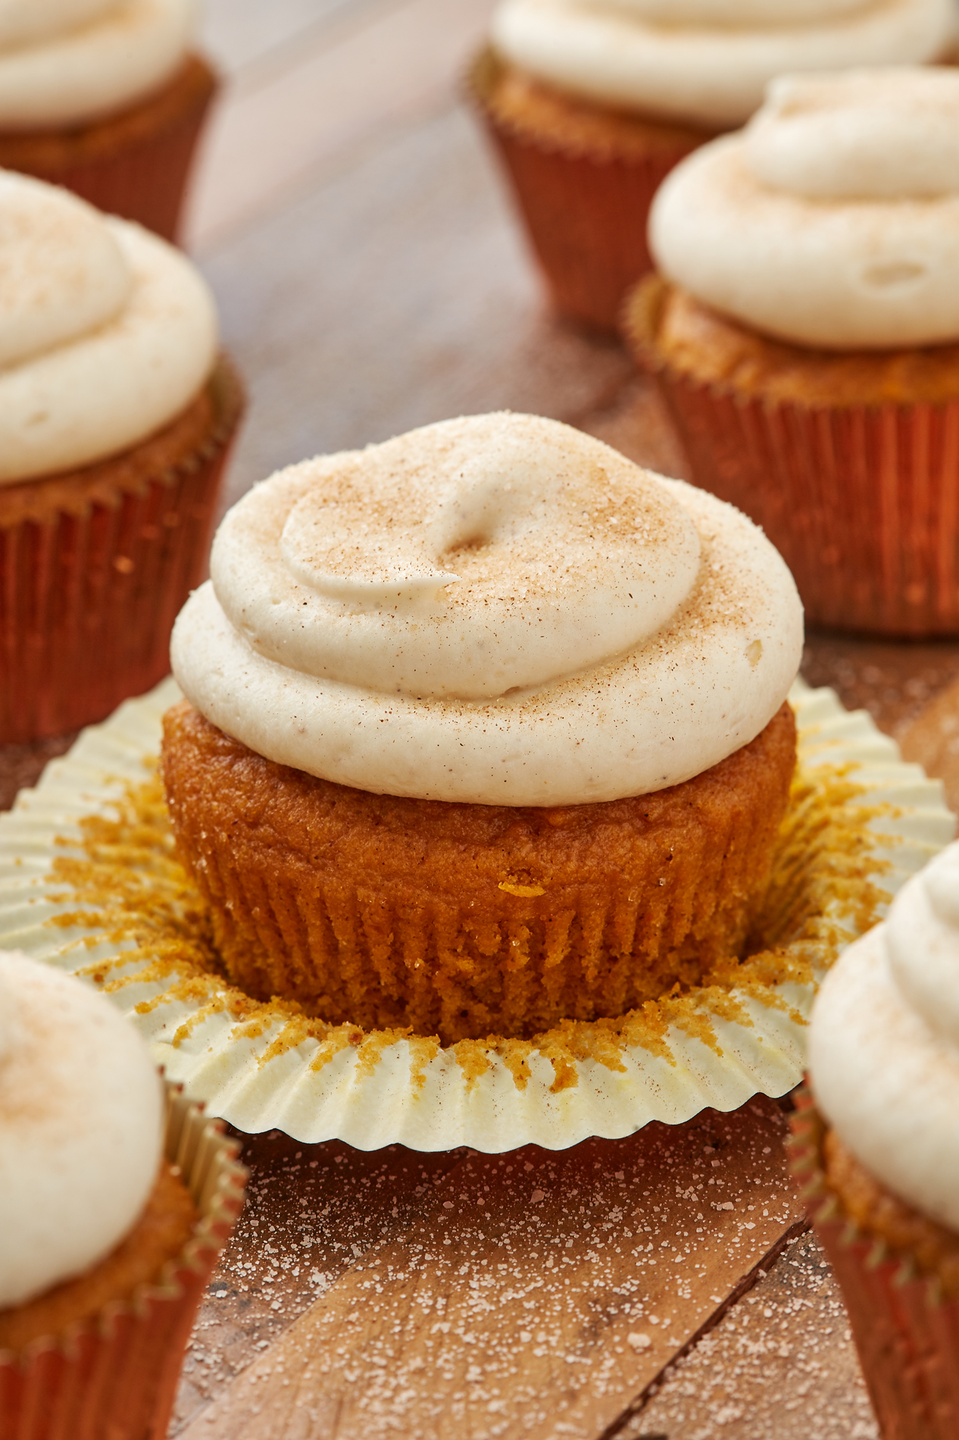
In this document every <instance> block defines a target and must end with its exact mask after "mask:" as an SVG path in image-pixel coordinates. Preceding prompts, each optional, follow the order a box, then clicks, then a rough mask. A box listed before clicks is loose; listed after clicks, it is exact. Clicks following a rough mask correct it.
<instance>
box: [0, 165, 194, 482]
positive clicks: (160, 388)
mask: <svg viewBox="0 0 959 1440" xmlns="http://www.w3.org/2000/svg"><path fill="white" fill-rule="evenodd" d="M216 347H217V323H216V312H215V309H214V305H213V300H212V297H211V295H210V292H209V290H208V288H207V286H206V283H205V282H204V280H203V279H202V277H201V276H200V274H199V273H198V271H197V270H196V269H195V267H194V266H193V265H192V264H191V263H190V262H189V261H188V260H187V259H186V258H185V256H183V255H182V254H181V253H180V252H179V251H178V250H176V249H174V248H173V246H171V245H168V244H166V242H165V241H163V240H160V239H158V238H157V237H156V236H154V235H151V234H150V233H149V232H148V231H146V230H143V229H141V228H140V227H139V226H137V225H133V224H130V223H129V222H126V221H122V220H117V219H114V218H110V217H107V216H103V215H100V214H99V213H98V212H97V211H96V210H94V209H93V208H92V207H91V206H89V205H87V204H86V203H85V202H84V201H82V200H79V199H77V198H76V197H75V196H73V195H70V194H68V193H67V192H66V191H64V190H59V189H57V188H55V187H54V186H51V185H45V184H43V182H41V181H38V180H33V179H30V178H29V177H27V176H24V175H14V174H12V173H9V172H2V171H0V484H4V483H7V484H9V483H11V482H13V481H17V480H27V479H32V478H34V477H36V476H39V475H46V474H50V473H52V472H56V471H58V470H65V469H69V468H73V467H75V466H79V465H85V464H88V463H89V462H91V461H94V460H100V459H103V458H105V457H106V456H109V455H112V454H115V453H116V452H117V451H120V450H123V449H125V448H126V447H127V446H129V445H132V444H135V443H136V442H137V441H139V440H142V439H144V438H145V437H146V436H148V435H150V434H151V433H152V432H153V431H155V430H157V429H159V428H160V427H161V426H162V425H164V424H166V423H167V422H168V421H169V420H171V419H173V417H174V416H175V415H176V414H177V413H178V412H179V411H181V410H182V409H183V408H184V407H185V406H186V405H187V404H188V403H189V401H190V400H191V399H193V397H194V396H195V395H196V394H197V393H198V392H199V390H200V389H201V387H202V385H203V383H204V381H205V380H206V379H207V378H208V376H209V374H210V373H211V371H212V368H213V364H214V361H215V358H216Z"/></svg>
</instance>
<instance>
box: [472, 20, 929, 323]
mask: <svg viewBox="0 0 959 1440" xmlns="http://www.w3.org/2000/svg"><path fill="white" fill-rule="evenodd" d="M955 26H956V22H955V16H954V13H953V6H952V0H891V3H890V0H503V3H502V4H501V5H500V7H499V9H498V10H497V12H496V15H495V17H494V20H493V25H492V30H491V48H490V50H489V51H488V52H487V53H486V55H484V56H483V57H482V59H481V60H480V61H479V62H478V63H477V65H476V66H475V68H474V71H473V76H472V83H473V91H474V94H475V96H476V97H477V99H478V102H479V104H480V107H481V109H482V113H483V115H484V117H485V119H486V122H487V124H488V126H489V128H490V131H491V133H492V135H493V137H494V139H495V141H496V144H497V147H498V149H499V151H500V153H501V155H502V157H503V160H504V163H505V165H506V168H507V172H508V173H509V176H510V179H511V181H512V184H513V189H514V193H515V196H516V199H517V202H518V204H519V208H520V210H521V213H522V215H523V219H524V221H525V223H526V226H527V229H528V232H529V237H530V240H531V242H532V245H533V249H534V251H535V252H536V255H537V258H538V260H539V262H540V264H541V266H542V268H543V271H544V273H545V276H546V279H547V283H548V285H549V288H550V292H551V295H552V298H553V302H554V304H555V305H556V307H557V309H558V310H559V311H560V312H562V313H563V314H566V315H570V316H572V317H574V318H576V319H579V320H585V321H589V322H592V323H594V324H598V325H602V326H605V327H608V328H612V327H613V326H615V324H616V322H617V319H618V315H619V308H620V304H621V302H622V297H623V295H624V293H625V291H626V289H627V288H628V287H629V285H630V284H632V283H633V282H634V281H635V280H636V279H638V278H639V276H640V275H642V274H643V273H644V272H645V271H647V270H648V269H649V268H650V265H651V262H650V257H649V251H648V249H647V246H646V218H647V214H648V211H649V206H650V203H651V201H652V198H653V195H654V193H655V191H656V189H657V187H658V186H659V184H660V182H661V181H662V180H663V178H664V177H665V175H666V174H667V173H668V172H669V171H670V170H671V169H672V167H673V166H674V165H676V164H677V163H678V161H679V160H681V159H682V158H683V156H685V155H687V154H689V152H690V151H691V150H693V149H694V148H695V147H696V146H698V145H701V144H703V143H704V142H706V141H708V140H710V139H711V138H713V137H714V136H715V135H716V134H718V133H719V132H720V131H724V130H731V129H735V128H736V127H738V126H740V125H742V124H743V122H744V121H745V120H747V119H748V118H749V116H750V115H751V114H752V113H753V112H754V111H755V110H756V109H757V108H758V106H759V105H760V103H761V101H762V97H763V91H764V88H765V86H766V84H767V82H768V81H769V80H771V79H772V78H773V77H774V76H775V75H778V74H780V73H781V72H782V71H784V70H807V69H808V70H821V69H842V68H844V67H846V66H849V65H888V64H901V63H908V62H921V61H927V60H934V59H937V58H939V57H941V56H943V55H944V53H945V51H946V49H947V47H948V45H949V43H950V39H951V37H952V35H953V33H954V30H955Z"/></svg>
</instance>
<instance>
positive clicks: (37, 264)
mask: <svg viewBox="0 0 959 1440" xmlns="http://www.w3.org/2000/svg"><path fill="white" fill-rule="evenodd" d="M0 276H2V277H3V283H2V284H0V654H2V656H3V684H2V686H0V744H9V743H11V742H13V741H23V740H29V739H31V738H34V737H36V736H39V735H52V734H58V733H62V732H65V731H68V730H71V729H74V728H76V727H77V726H79V725H83V724H86V723H87V722H89V721H92V720H98V719H101V718H102V717H103V716H105V715H107V714H109V712H110V711H111V710H113V709H114V708H115V707H116V705H117V704H118V703H119V702H120V701H121V700H123V699H125V698H126V697H127V696H129V695H134V694H139V693H140V692H142V691H143V690H146V689H148V688H149V687H150V686H151V685H153V684H155V683H156V682H157V681H158V680H159V679H161V678H162V676H163V675H164V674H166V672H167V668H168V658H167V647H168V644H169V637H170V631H171V629H172V626H173V621H174V618H175V617H176V614H177V611H178V610H179V608H180V606H181V605H182V604H183V601H184V600H185V598H186V596H187V595H188V594H189V592H190V590H191V589H192V587H193V586H194V585H196V584H197V583H198V582H199V580H200V578H201V576H202V574H203V569H204V566H205V562H206V555H207V548H208V544H209V536H210V531H211V528H212V522H213V511H214V505H215V502H216V495H217V491H218V487H219V482H220V475H221V471H222V467H223V461H224V458H225V454H226V450H227V447H228V445H229V441H230V439H231V437H232V434H233V431H234V429H235V427H236V425H237V422H238V419H239V413H240V408H241V399H240V393H239V389H238V385H237V382H236V380H235V378H234V377H233V375H232V372H231V371H230V370H229V368H228V367H227V366H226V364H225V362H224V361H223V360H222V359H218V356H217V320H216V313H215V309H214V305H213V300H212V297H211V295H210V292H209V290H208V288H207V286H206V284H205V282H204V281H203V279H202V277H201V276H200V275H199V273H198V272H197V271H196V270H195V268H194V267H193V266H192V265H191V264H190V263H189V262H188V261H187V260H186V259H185V258H184V257H183V256H182V255H181V254H180V252H179V251H177V250H174V249H173V247H172V246H170V245H167V244H166V243H165V242H164V241H162V240H159V239H158V238H157V237H156V236H154V235H151V234H150V233H149V232H148V231H146V230H142V229H141V228H140V227H139V226H136V225H131V224H129V223H128V222H126V221H122V220H117V219H114V218H108V217H106V216H102V215H99V214H98V213H97V212H96V211H95V210H93V209H91V208H90V207H89V206H88V205H86V203H85V202H83V201H81V200H78V199H77V198H76V197H74V196H72V195H70V194H68V193H67V192H66V191H63V190H59V189H56V188H54V187H52V186H48V185H44V184H42V183H41V182H39V181H36V180H32V179H30V178H28V177H27V176H23V175H14V174H10V173H4V172H0Z"/></svg>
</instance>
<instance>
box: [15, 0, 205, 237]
mask: <svg viewBox="0 0 959 1440" xmlns="http://www.w3.org/2000/svg"><path fill="white" fill-rule="evenodd" d="M195 28H196V26H195V6H194V4H193V0H7V3H5V4H4V5H3V7H2V10H0V166H3V167H4V168H6V169H8V170H20V171H23V172H25V173H26V174H28V175H35V176H38V177H39V178H40V179H41V180H49V181H51V182H52V183H54V184H56V185H65V186H66V187H67V189H69V190H74V191H75V192H76V193H77V194H78V195H82V196H83V198H84V199H86V200H89V201H90V202H91V203H92V204H94V205H96V206H98V207H99V208H100V209H101V210H107V211H109V212H110V213H111V214H114V215H122V216H123V217H124V218H125V219H127V220H136V221H139V223H140V224H141V225H146V226H147V227H148V228H149V229H150V230H155V231H156V233H157V234H158V235H163V236H164V237H165V238H166V239H167V240H175V239H176V237H177V232H178V228H179V223H180V212H181V209H182V205H183V198H184V192H185V190H186V185H187V180H188V177H189V173H190V165H191V162H192V159H193V152H194V150H195V148H196V143H197V139H198V137H199V134H200V129H201V127H202V124H203V119H204V116H205V114H206V111H207V109H208V107H209V104H210V101H211V100H212V98H213V95H214V92H215V90H216V85H217V82H216V77H215V76H214V74H213V72H212V70H211V69H210V68H209V66H208V65H207V64H206V62H205V61H204V60H203V59H201V58H200V57H199V56H197V55H195V54H193V53H192V51H191V46H192V43H193V35H194V30H195Z"/></svg>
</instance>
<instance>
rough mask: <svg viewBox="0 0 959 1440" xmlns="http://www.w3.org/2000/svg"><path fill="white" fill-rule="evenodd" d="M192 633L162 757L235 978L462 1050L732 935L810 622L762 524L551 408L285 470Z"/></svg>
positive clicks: (770, 830) (739, 920)
mask: <svg viewBox="0 0 959 1440" xmlns="http://www.w3.org/2000/svg"><path fill="white" fill-rule="evenodd" d="M211 573H212V576H213V580H212V583H211V584H209V585H207V586H205V587H203V588H202V589H201V590H199V591H198V592H196V594H195V595H194V596H193V598H192V599H191V601H190V602H189V604H188V605H187V606H186V608H185V609H184V611H183V613H182V615H181V617H180V619H179V620H178V622H177V628H176V632H175V636H174V643H173V652H172V658H173V665H174V671H175V674H176V676H177V678H178V680H179V681H180V684H181V686H182V688H183V690H184V691H185V693H186V695H187V697H188V699H189V700H190V702H191V704H192V708H190V707H183V708H181V709H177V710H174V711H173V712H172V713H171V714H170V715H169V716H168V717H167V725H166V735H165V741H164V747H163V770H164V779H165V783H166V788H167V796H168V801H169V805H170V812H171V817H172V820H173V825H174V830H175V833H176V835H177V839H178V843H179V845H180V848H181V851H182V854H183V856H184V859H185V861H186V863H187V865H188V866H189V868H190V869H191V871H192V873H193V875H194V878H195V879H196V882H197V884H198V885H199V887H200V889H201V891H202V893H203V894H204V897H205V898H206V899H207V901H208V902H209V904H210V906H211V909H212V913H213V921H214V928H215V934H216V939H217V943H218V945H219V947H220V951H221V954H222V957H223V960H224V964H225V965H226V968H227V971H228V973H229V974H230V975H231V978H233V979H234V980H235V981H236V982H237V983H239V984H240V985H242V986H243V987H244V988H246V989H248V990H249V991H250V992H251V993H253V994H255V995H259V996H267V997H268V996H269V995H271V994H273V993H277V994H283V995H286V996H290V997H292V998H295V999H297V1000H300V1001H301V1002H302V1003H303V1004H304V1005H306V1006H307V1007H308V1008H309V1009H311V1010H312V1011H313V1012H314V1013H319V1014H321V1015H323V1016H324V1017H329V1018H335V1019H337V1020H339V1019H350V1018H352V1019H355V1020H356V1021H357V1023H362V1024H364V1025H369V1026H375V1025H399V1026H411V1027H413V1028H414V1029H415V1030H416V1031H417V1032H418V1033H428V1034H432V1033H438V1034H439V1035H440V1036H441V1037H442V1038H443V1040H444V1041H452V1040H456V1039H459V1038H462V1037H464V1036H477V1035H484V1034H487V1033H491V1032H496V1033H502V1034H520V1035H525V1034H532V1033H535V1032H536V1031H539V1030H541V1029H543V1028H546V1027H548V1026H549V1025H551V1024H553V1023H555V1022H556V1021H557V1020H559V1019H562V1018H563V1017H575V1018H582V1019H593V1018H595V1017H597V1016H601V1015H609V1014H620V1013H623V1012H624V1011H625V1010H627V1009H629V1008H631V1007H632V1006H635V1005H637V1004H641V1003H642V1001H643V1000H645V999H648V998H651V997H652V996H653V995H657V994H662V993H665V992H666V991H668V990H670V989H671V988H672V987H673V986H674V985H679V986H680V987H684V986H687V985H690V984H695V983H696V982H697V980H698V979H699V977H700V976H701V974H702V973H703V969H704V968H706V967H708V964H709V963H710V961H711V960H713V959H715V958H716V957H717V956H719V955H729V954H734V953H737V951H738V950H739V948H740V947H741V945H742V943H743V940H744V938H745V935H746V932H747V930H748V927H749V924H750V921H751V919H752V917H753V914H754V912H755V907H756V905H757V903H758V901H759V899H760V898H761V896H762V892H763V887H764V883H765V879H766V876H767V874H768V866H769V860H770V856H771V852H772V846H773V843H774V840H775V836H776V832H777V829H778V824H779V821H780V819H781V817H782V815H783V813H784V811H785V806H786V800H787V793H788V787H789V780H790V777H791V774H792V770H793V765H794V758H795V735H794V726H793V721H792V716H791V714H790V713H789V711H788V708H786V709H784V708H783V699H784V696H785V693H786V691H787V690H788V688H789V684H790V683H791V680H792V678H793V676H794V674H795V669H796V666H797V664H798V657H799V649H800V646H801V612H800V609H799V606H798V602H797V600H796V596H795V590H794V588H793V585H792V582H791V579H790V577H789V575H788V573H787V572H786V570H785V568H784V567H783V565H782V562H781V561H780V559H779V557H778V556H777V555H776V553H775V551H773V550H772V548H771V546H769V545H768V544H767V542H766V541H765V540H764V539H763V537H762V536H761V535H760V533H759V532H758V531H756V530H755V529H754V528H753V527H752V526H751V525H750V524H749V523H748V522H747V521H745V520H744V519H743V517H741V516H739V515H738V514H736V512H734V511H732V510H731V509H729V508H728V507H725V506H723V505H720V504H717V503H716V502H715V501H713V500H711V499H710V497H708V496H706V495H703V494H702V493H701V492H697V491H695V490H692V489H691V488H690V487H689V486H685V485H683V484H682V483H681V482H678V481H666V480H662V479H660V478H659V477H655V476H652V475H650V474H648V472H644V471H642V470H640V469H639V468H638V467H636V466H634V465H632V464H631V463H630V462H629V461H627V460H625V459H624V458H623V457H622V456H621V455H619V454H617V452H615V451H613V450H611V449H610V448H609V447H607V446H605V445H602V444H601V443H600V442H598V441H595V440H592V439H590V438H589V437H587V436H584V435H582V434H581V433H580V432H578V431H574V430H571V429H569V428H568V427H566V426H563V425H559V424H557V423H555V422H552V421H547V420H541V419H538V418H535V417H531V416H514V415H509V414H505V415H497V416H480V417H474V418H472V419H464V420H456V421H448V422H444V423H443V424H440V425H435V426H429V427H427V428H426V429H424V430H420V431H414V432H412V433H411V434H410V435H406V436H400V437H399V438H398V439H396V440H393V441H390V442H388V443H387V444H385V445H381V446H374V447H371V448H369V449H368V450H365V451H360V452H354V453H350V454H343V455H334V456H328V457H323V458H321V459H318V460H314V461H308V462H305V463H304V464H303V465H300V466H294V467H292V468H291V469H289V470H286V471H283V472H280V474H278V475H276V476H274V477H273V478H272V479H271V480H269V481H267V482H266V483H265V484H263V485H260V486H258V487H256V489H255V490H254V491H253V492H251V494H250V495H249V496H248V497H247V498H246V499H245V500H244V501H242V502H241V503H240V504H239V505H238V506H236V507H235V508H234V510H233V511H231V512H230V515H229V516H228V517H227V519H226V520H225V521H224V523H223V525H222V526H221V529H220V531H219V532H218V535H217V539H216V542H215V545H214V551H213V557H212V562H211Z"/></svg>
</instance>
